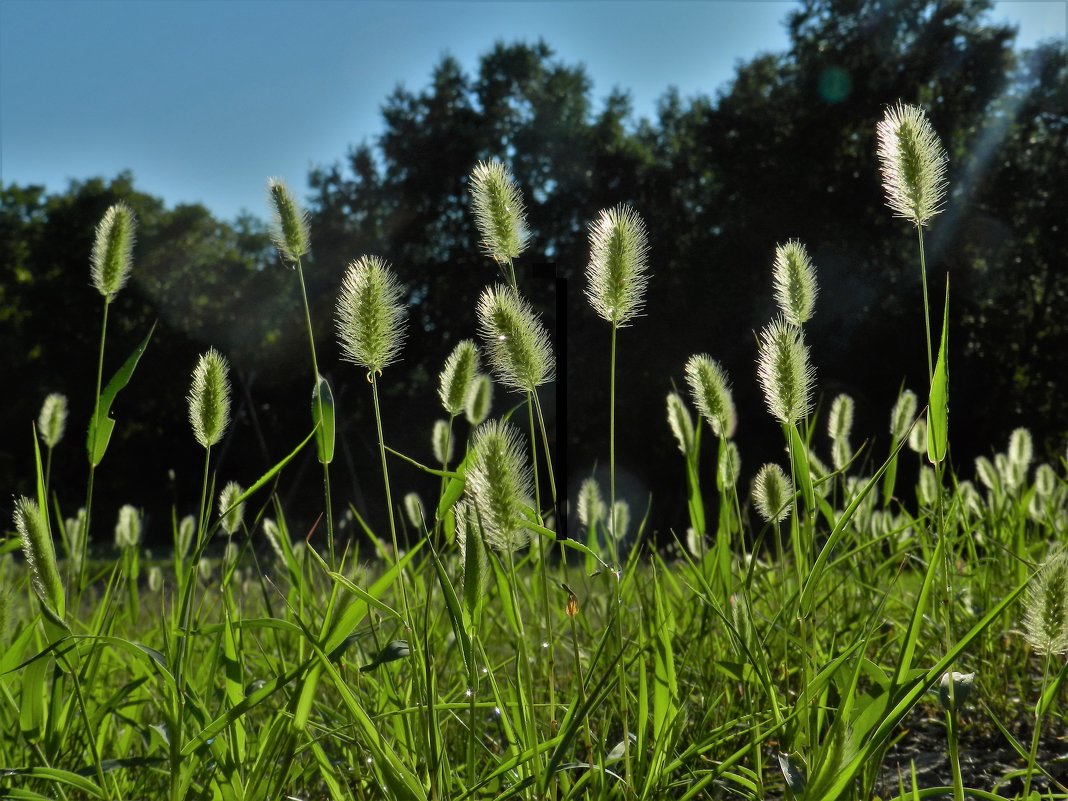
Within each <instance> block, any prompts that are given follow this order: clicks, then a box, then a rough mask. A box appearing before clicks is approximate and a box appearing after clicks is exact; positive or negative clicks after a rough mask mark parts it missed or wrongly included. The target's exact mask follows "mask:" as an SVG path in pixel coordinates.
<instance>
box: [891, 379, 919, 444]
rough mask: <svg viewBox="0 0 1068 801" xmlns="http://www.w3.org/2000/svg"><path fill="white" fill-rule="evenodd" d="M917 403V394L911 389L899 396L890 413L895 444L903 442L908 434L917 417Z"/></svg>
mask: <svg viewBox="0 0 1068 801" xmlns="http://www.w3.org/2000/svg"><path fill="white" fill-rule="evenodd" d="M917 403H918V400H917V398H916V393H915V392H913V391H912V390H911V389H906V390H905V391H904V392H902V393H901V394H900V395H899V396H898V398H897V402H896V403H895V404H894V408H893V410H892V411H891V412H890V435H891V436H892V437H893V438H894V442H901V440H902V439H904V437H905V434H907V433H908V430H909V426H910V425H912V421H913V420H914V419H915V417H916V406H917Z"/></svg>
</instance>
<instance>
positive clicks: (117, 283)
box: [78, 203, 137, 595]
mask: <svg viewBox="0 0 1068 801" xmlns="http://www.w3.org/2000/svg"><path fill="white" fill-rule="evenodd" d="M136 238H137V218H136V217H135V216H134V213H133V211H131V210H130V207H129V206H127V205H126V204H125V203H116V204H115V205H114V206H112V207H111V208H109V209H108V210H107V212H105V214H104V217H103V219H101V221H100V224H99V225H98V226H97V228H96V236H95V239H94V241H93V251H92V255H91V258H90V265H91V269H90V275H91V277H92V281H93V286H94V287H96V290H97V291H98V292H99V293H100V294H101V295H102V296H103V298H104V310H103V314H102V320H101V323H100V350H99V354H98V357H97V362H96V393H95V394H94V396H93V398H94V400H93V417H92V420H91V422H90V431H91V432H93V436H91V438H90V442H89V481H88V485H87V487H86V490H85V532H84V534H85V536H84V537H83V538H82V553H81V558H80V559H79V565H80V569H79V575H78V593H79V595H80V594H81V592H82V590H83V589H84V588H85V570H86V562H87V557H88V548H89V537H90V536H91V531H92V513H93V482H94V479H95V477H96V467H97V465H96V460H95V458H94V451H95V450H96V442H95V434H96V432H97V428H96V421H97V418H98V415H99V412H100V393H101V390H102V389H103V384H104V343H105V342H106V340H107V332H108V309H109V308H110V306H111V303H112V301H113V300H114V299H115V296H116V295H117V294H118V293H119V290H121V289H122V288H123V287H124V286H125V285H126V282H127V281H128V280H129V278H130V270H131V269H132V266H133V247H134V242H135V241H136Z"/></svg>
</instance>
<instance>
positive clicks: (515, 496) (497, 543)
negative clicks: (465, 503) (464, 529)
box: [466, 420, 534, 553]
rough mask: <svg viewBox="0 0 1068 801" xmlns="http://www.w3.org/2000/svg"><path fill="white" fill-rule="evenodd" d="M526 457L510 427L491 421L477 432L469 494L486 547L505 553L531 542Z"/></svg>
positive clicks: (530, 493)
mask: <svg viewBox="0 0 1068 801" xmlns="http://www.w3.org/2000/svg"><path fill="white" fill-rule="evenodd" d="M524 453H525V450H524V448H523V445H522V440H521V438H520V435H519V432H518V430H517V429H516V428H515V427H514V426H512V425H510V424H509V423H505V422H502V421H500V420H491V421H489V422H488V423H483V424H482V425H481V426H479V427H478V428H477V429H475V432H474V436H473V444H472V448H471V463H470V466H469V467H468V470H467V487H466V490H467V493H468V497H469V498H470V500H471V502H472V503H474V505H475V509H476V510H477V513H478V519H479V521H480V522H481V524H482V531H483V534H484V536H485V540H486V544H487V545H488V546H489V547H491V548H494V549H496V550H498V551H502V552H506V553H507V552H512V551H515V550H517V549H519V548H521V547H523V546H524V545H526V544H527V542H528V540H529V539H530V535H529V532H528V529H527V527H526V522H527V519H528V517H527V510H528V508H529V507H530V506H531V505H532V502H531V498H532V497H533V494H534V493H533V474H532V473H531V470H530V467H529V466H528V465H527V463H526V459H525V456H524Z"/></svg>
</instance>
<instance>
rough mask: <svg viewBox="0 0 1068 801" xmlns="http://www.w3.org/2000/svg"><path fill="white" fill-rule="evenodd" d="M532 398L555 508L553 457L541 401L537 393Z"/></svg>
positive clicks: (535, 391)
mask: <svg viewBox="0 0 1068 801" xmlns="http://www.w3.org/2000/svg"><path fill="white" fill-rule="evenodd" d="M531 396H532V397H533V398H534V411H536V412H537V413H538V428H539V429H540V431H541V442H542V449H543V450H544V451H545V467H546V470H547V471H548V473H549V491H550V492H551V493H552V497H553V508H554V509H555V508H556V476H555V475H554V474H553V456H552V452H551V451H550V450H549V434H548V432H547V431H546V428H545V415H543V414H542V411H541V401H540V400H539V399H538V391H537V390H534V392H532V393H531Z"/></svg>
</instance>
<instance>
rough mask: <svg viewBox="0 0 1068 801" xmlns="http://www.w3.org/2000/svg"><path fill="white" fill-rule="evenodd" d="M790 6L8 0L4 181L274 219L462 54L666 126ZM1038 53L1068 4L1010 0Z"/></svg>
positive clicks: (699, 1) (591, 0)
mask: <svg viewBox="0 0 1068 801" xmlns="http://www.w3.org/2000/svg"><path fill="white" fill-rule="evenodd" d="M795 7H796V3H795V2H786V1H784V0H759V1H754V0H749V1H745V0H684V1H683V2H671V1H668V0H662V1H661V2H643V1H641V0H631V1H630V2H616V1H615V0H585V2H574V1H573V0H572V1H571V2H562V1H561V2H552V1H551V0H538V1H537V2H490V1H489V0H483V1H482V2H451V1H449V0H443V1H441V2H430V1H428V0H404V1H403V2H378V1H376V0H356V1H355V2H341V1H340V0H300V2H296V1H295V0H223V1H218V0H199V1H198V2H178V1H177V0H141V1H140V2H133V1H132V0H109V1H107V2H104V1H103V0H0V182H3V183H5V184H7V183H16V184H44V185H45V186H46V187H47V188H48V189H49V190H50V191H62V190H63V189H65V188H66V186H67V183H68V181H69V180H70V179H72V178H76V179H84V178H88V177H93V176H103V177H108V178H110V177H113V176H114V175H116V174H117V173H118V172H119V171H121V170H123V169H129V170H132V171H133V173H134V176H135V180H136V186H137V187H138V188H139V189H140V190H141V191H144V192H148V193H150V194H154V195H158V196H161V197H163V198H164V200H165V201H166V202H167V203H168V204H176V203H183V202H187V203H188V202H200V203H203V204H204V205H206V206H207V207H208V208H209V209H211V210H212V211H213V212H214V213H215V214H217V215H220V216H222V217H224V218H227V219H230V218H233V217H234V216H236V215H237V214H238V213H239V212H240V211H241V210H243V209H245V210H248V211H250V212H252V213H253V214H256V215H258V216H261V217H263V216H265V208H264V205H265V182H266V179H267V177H268V176H271V175H279V176H283V177H285V178H286V179H287V180H288V181H289V183H290V185H291V186H293V187H294V189H295V190H297V191H298V192H302V191H303V190H304V189H305V188H306V186H307V174H308V171H309V169H310V168H312V167H314V166H316V165H328V164H331V163H333V162H335V161H338V160H340V159H342V158H344V156H345V154H346V153H347V151H348V149H349V147H350V146H351V145H353V144H358V143H360V142H362V141H367V142H373V141H374V138H375V136H376V135H377V134H378V133H379V132H380V131H381V128H382V120H381V114H380V108H381V105H382V103H383V101H384V100H385V99H386V97H387V96H388V95H389V94H390V92H391V91H392V90H393V89H394V88H395V87H396V86H397V85H398V84H402V85H404V86H405V87H406V88H407V89H409V90H412V91H419V90H421V89H422V88H424V87H425V86H426V85H427V83H428V81H429V79H430V74H431V71H432V69H433V67H434V65H435V64H437V63H438V61H439V60H440V59H441V57H442V56H444V55H446V54H448V55H452V56H453V57H455V58H456V59H457V60H458V61H459V62H460V63H461V65H462V66H463V68H464V69H465V70H466V71H468V72H469V73H471V72H474V71H475V69H477V64H478V58H479V56H480V55H482V54H484V53H485V52H486V51H487V50H488V49H489V48H491V47H492V45H493V43H494V42H495V41H497V40H503V41H505V42H513V41H518V40H524V41H529V42H533V41H536V40H537V39H538V38H542V39H544V40H545V41H546V43H547V44H549V46H550V47H552V48H553V50H554V51H555V53H556V57H557V58H559V59H560V60H562V61H563V62H565V63H567V64H580V63H581V64H583V65H584V66H585V68H586V70H587V72H588V74H589V76H590V77H591V79H592V82H593V96H594V98H595V99H596V102H597V103H598V104H599V103H600V101H601V100H602V99H603V98H604V97H605V96H606V95H607V94H608V92H609V91H611V89H612V88H613V87H620V88H622V89H625V90H627V91H629V92H630V95H631V98H632V101H633V105H634V111H635V114H636V115H637V116H638V117H643V116H644V117H652V116H654V115H655V111H656V101H657V100H658V99H659V98H660V97H661V96H662V95H663V94H664V92H665V91H666V90H667V89H668V87H669V86H674V87H677V88H678V90H679V92H680V93H681V94H682V96H683V97H692V96H694V95H697V94H706V95H710V96H714V95H715V92H716V90H717V89H719V88H722V87H724V85H725V84H726V83H727V82H728V81H729V80H730V79H731V77H732V75H733V71H734V67H735V66H736V65H737V64H738V63H739V62H740V61H745V60H748V59H750V58H752V57H753V56H754V55H756V54H757V53H759V52H768V51H772V52H777V51H782V50H785V49H786V47H787V37H786V32H785V29H784V24H783V23H784V20H785V18H786V15H787V14H788V13H789V12H790V11H791V10H792V9H793V8H795ZM990 18H991V20H992V21H995V22H1002V21H1008V22H1010V23H1012V24H1015V25H1018V26H1019V31H1020V33H1019V37H1018V40H1017V42H1018V45H1022V46H1025V47H1026V46H1030V45H1033V44H1035V43H1036V42H1037V41H1039V40H1041V39H1046V38H1051V37H1059V38H1062V39H1063V38H1064V36H1065V31H1066V28H1068V2H1066V0H1003V1H1002V2H998V3H996V4H995V9H994V11H993V13H992V14H991V17H990Z"/></svg>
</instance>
